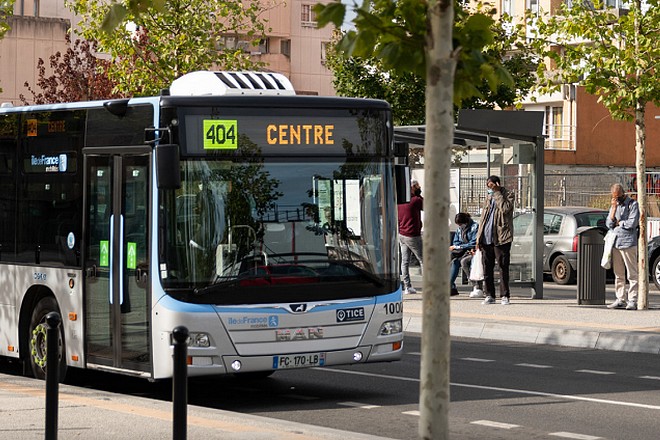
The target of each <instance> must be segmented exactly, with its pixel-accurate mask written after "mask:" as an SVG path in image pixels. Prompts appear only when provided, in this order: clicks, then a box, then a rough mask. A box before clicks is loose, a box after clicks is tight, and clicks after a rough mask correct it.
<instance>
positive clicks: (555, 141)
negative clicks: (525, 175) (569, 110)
mask: <svg viewBox="0 0 660 440" xmlns="http://www.w3.org/2000/svg"><path fill="white" fill-rule="evenodd" d="M543 128H544V133H543V134H545V135H546V144H545V145H546V148H547V149H551V150H573V149H574V146H573V145H574V143H573V142H574V136H573V127H572V126H571V125H570V124H565V123H564V108H563V107H560V106H546V107H545V124H544V127H543Z"/></svg>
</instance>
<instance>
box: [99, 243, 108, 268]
mask: <svg viewBox="0 0 660 440" xmlns="http://www.w3.org/2000/svg"><path fill="white" fill-rule="evenodd" d="M109 264H110V242H109V241H108V240H101V242H100V243H99V266H101V267H108V265H109Z"/></svg>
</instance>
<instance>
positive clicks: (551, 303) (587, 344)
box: [404, 276, 660, 354]
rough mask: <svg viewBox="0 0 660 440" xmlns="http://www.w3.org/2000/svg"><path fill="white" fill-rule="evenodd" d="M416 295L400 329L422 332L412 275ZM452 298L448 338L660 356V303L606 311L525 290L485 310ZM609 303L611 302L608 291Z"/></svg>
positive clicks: (407, 301)
mask: <svg viewBox="0 0 660 440" xmlns="http://www.w3.org/2000/svg"><path fill="white" fill-rule="evenodd" d="M411 278H412V281H413V285H414V286H415V288H416V289H418V294H416V295H406V296H405V297H404V330H405V331H407V332H414V333H421V331H422V289H421V286H422V279H421V276H412V277H411ZM458 289H459V292H461V294H460V295H459V296H455V297H452V298H451V312H450V313H451V320H450V332H451V335H452V336H458V337H467V338H480V339H493V340H503V341H512V342H524V343H530V344H549V345H561V346H566V347H581V348H595V349H602V350H617V351H631V352H642V353H653V354H660V303H658V301H657V300H656V298H657V296H656V295H653V298H652V299H651V300H650V301H649V303H650V308H649V310H636V311H630V310H610V309H608V308H607V307H605V306H604V305H603V306H600V305H599V306H588V305H578V304H577V300H576V299H566V298H563V299H556V298H553V297H551V296H548V295H547V294H545V295H544V296H548V298H547V299H538V300H535V299H529V296H531V295H530V290H529V289H512V292H511V305H509V306H502V305H501V304H500V303H499V300H498V302H497V303H496V304H492V305H483V304H481V300H480V299H473V298H469V297H468V294H469V292H470V290H471V288H470V287H468V286H460V285H459V287H458ZM607 295H608V296H607V297H608V298H611V299H613V298H614V294H613V293H612V287H611V286H608V294H607Z"/></svg>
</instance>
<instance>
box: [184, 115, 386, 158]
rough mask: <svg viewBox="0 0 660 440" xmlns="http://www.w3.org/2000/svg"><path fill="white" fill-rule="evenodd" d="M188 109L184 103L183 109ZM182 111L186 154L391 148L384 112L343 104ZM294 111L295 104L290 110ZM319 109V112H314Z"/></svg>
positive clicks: (379, 151) (361, 152)
mask: <svg viewBox="0 0 660 440" xmlns="http://www.w3.org/2000/svg"><path fill="white" fill-rule="evenodd" d="M186 110H187V109H186ZM195 110H196V112H195V113H192V110H191V114H186V113H183V114H182V115H181V116H180V117H181V121H183V123H182V124H181V125H180V127H181V128H180V130H181V131H180V141H179V142H180V146H181V150H182V153H183V154H184V155H200V156H201V155H203V156H209V155H214V156H239V155H242V154H249V155H255V154H257V155H275V156H307V155H310V156H326V157H327V156H346V155H351V156H353V157H356V156H378V155H383V154H388V153H389V143H388V136H389V128H388V126H387V125H386V122H387V120H386V118H385V117H384V115H383V114H381V113H378V112H374V113H370V114H361V113H360V112H359V111H357V112H356V111H349V110H344V109H341V110H339V109H335V110H330V109H323V110H321V109H295V113H294V114H288V115H287V114H277V111H281V109H273V110H272V111H271V110H270V109H265V110H261V114H255V112H254V110H253V109H234V108H227V109H224V108H223V109H217V108H213V109H209V113H207V114H200V113H198V111H199V110H198V109H195ZM291 112H292V113H293V110H291ZM316 113H318V115H317V114H316Z"/></svg>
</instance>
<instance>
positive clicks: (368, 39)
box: [315, 0, 511, 439]
mask: <svg viewBox="0 0 660 440" xmlns="http://www.w3.org/2000/svg"><path fill="white" fill-rule="evenodd" d="M315 11H316V13H317V20H318V22H319V25H321V26H322V25H325V24H327V23H330V22H332V23H334V24H335V26H337V27H339V26H340V25H341V24H342V23H343V20H344V16H345V13H346V6H345V5H343V4H342V3H340V2H334V3H330V4H328V5H320V4H317V5H316V7H315ZM353 11H354V12H355V14H356V17H355V18H354V19H353V24H354V25H355V29H354V30H351V31H348V32H347V33H346V34H344V35H343V37H342V38H341V40H340V41H339V43H338V45H337V47H338V49H339V50H341V51H344V52H346V53H347V54H348V55H353V56H359V57H363V58H367V59H368V58H371V57H373V58H375V59H377V60H379V61H380V62H381V63H382V66H383V68H384V69H385V70H387V71H394V72H397V73H399V74H403V73H412V74H415V75H418V76H420V77H422V78H424V79H425V81H426V140H425V146H424V150H425V157H426V160H425V161H424V167H425V178H426V181H425V182H424V187H425V191H426V194H427V197H426V201H425V203H424V205H425V206H424V211H425V212H424V216H425V217H426V218H431V219H442V218H448V216H449V206H450V198H449V164H450V163H451V152H452V140H453V138H454V136H453V135H454V116H453V108H454V104H456V105H460V103H461V101H462V100H463V99H466V98H468V97H472V96H475V95H476V96H479V95H480V92H479V90H478V85H480V84H482V81H484V80H485V81H486V83H487V84H488V85H489V87H490V88H491V90H495V89H496V87H497V86H498V85H499V84H502V83H505V84H511V77H510V76H509V74H508V72H507V71H506V69H505V68H504V67H503V66H502V65H501V63H500V60H498V59H494V58H493V57H491V56H490V55H489V54H488V53H485V52H484V48H485V47H486V46H488V45H489V44H491V43H492V41H493V38H494V35H493V32H492V30H491V26H492V23H493V19H492V17H491V16H489V15H488V14H483V13H476V14H471V15H470V16H469V17H465V14H466V12H465V11H464V10H463V9H462V8H460V7H457V5H456V3H455V2H452V1H449V0H429V1H425V0H398V1H395V0H373V1H372V2H367V1H365V2H363V3H362V6H357V5H356V4H354V5H353ZM455 15H456V20H454V16H455ZM448 248H449V227H448V224H447V222H443V221H430V222H427V223H426V225H425V227H424V250H423V254H424V266H425V270H424V274H423V282H424V298H423V310H424V314H423V317H422V319H423V329H422V363H421V371H420V404H419V408H420V421H419V436H420V437H421V438H422V439H448V438H449V427H448V420H449V418H448V410H449V359H450V356H449V352H450V337H449V253H448V252H447V249H448Z"/></svg>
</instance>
